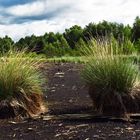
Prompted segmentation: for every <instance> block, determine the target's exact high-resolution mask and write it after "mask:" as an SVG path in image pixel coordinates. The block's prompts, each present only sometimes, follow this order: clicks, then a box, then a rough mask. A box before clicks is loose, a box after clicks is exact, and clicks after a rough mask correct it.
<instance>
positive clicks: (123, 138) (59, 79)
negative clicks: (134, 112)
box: [0, 63, 140, 140]
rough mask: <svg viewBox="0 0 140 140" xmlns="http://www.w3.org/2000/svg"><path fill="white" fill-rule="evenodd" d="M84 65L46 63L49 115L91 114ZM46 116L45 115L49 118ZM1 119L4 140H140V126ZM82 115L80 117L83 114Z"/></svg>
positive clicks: (0, 138) (60, 120) (54, 120)
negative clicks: (83, 73)
mask: <svg viewBox="0 0 140 140" xmlns="http://www.w3.org/2000/svg"><path fill="white" fill-rule="evenodd" d="M82 68H83V65H82V64H74V63H57V64H53V63H52V64H50V63H46V64H43V65H42V66H41V70H42V72H43V74H44V76H45V77H46V78H47V79H48V85H47V86H46V85H44V86H43V88H44V93H45V97H46V100H47V104H48V106H49V112H48V114H45V115H51V116H52V115H53V116H59V115H62V116H65V114H88V113H91V112H92V101H91V100H90V98H89V95H88V89H87V87H86V86H85V85H84V83H83V82H82V80H81V78H80V70H81V69H82ZM45 115H44V116H45ZM44 116H43V115H42V117H40V118H38V119H25V120H22V121H18V122H17V121H16V120H14V119H8V120H0V140H140V123H139V122H137V123H130V122H122V121H109V120H105V119H104V120H102V119H97V120H96V121H95V120H92V119H90V118H84V119H80V117H79V119H78V118H76V119H69V118H68V119H53V120H49V119H44V118H45V117H44ZM72 116H73V115H72ZM79 116H80V115H79Z"/></svg>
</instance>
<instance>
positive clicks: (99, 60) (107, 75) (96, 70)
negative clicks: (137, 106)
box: [82, 40, 139, 94]
mask: <svg viewBox="0 0 140 140" xmlns="http://www.w3.org/2000/svg"><path fill="white" fill-rule="evenodd" d="M123 47H124V45H121V47H120V44H119V43H118V42H116V46H115V47H114V46H113V45H112V43H110V41H109V42H108V41H100V40H92V41H91V42H90V47H89V48H87V49H85V54H86V56H87V59H88V60H89V62H88V63H87V64H86V66H85V69H84V71H83V72H82V76H83V78H84V80H85V82H86V83H87V84H88V85H89V87H92V86H93V87H96V88H97V89H98V90H100V91H101V92H102V93H110V92H112V94H113V93H114V92H115V93H119V94H129V93H130V91H131V90H132V89H133V87H135V86H136V85H137V84H139V70H138V67H137V66H136V65H134V64H133V63H132V61H129V60H128V59H127V56H126V57H124V56H125V55H123V50H124V49H123Z"/></svg>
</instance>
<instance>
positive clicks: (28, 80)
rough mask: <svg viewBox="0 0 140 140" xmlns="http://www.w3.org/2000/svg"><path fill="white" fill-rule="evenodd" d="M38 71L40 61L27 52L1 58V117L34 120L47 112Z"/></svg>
mask: <svg viewBox="0 0 140 140" xmlns="http://www.w3.org/2000/svg"><path fill="white" fill-rule="evenodd" d="M38 69H39V61H37V60H35V61H34V59H32V58H31V56H27V54H26V53H25V52H24V51H20V52H18V51H9V52H8V53H7V54H4V55H2V56H1V57H0V116H6V114H7V113H11V114H13V116H17V115H25V116H26V115H27V116H34V115H37V114H39V113H41V112H43V111H44V109H45V107H44V104H43V98H42V90H41V85H42V82H43V78H42V75H41V73H40V72H39V70H38ZM6 110H7V112H6ZM5 113H6V114H5ZM11 114H9V115H11Z"/></svg>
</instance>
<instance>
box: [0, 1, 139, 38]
mask: <svg viewBox="0 0 140 140" xmlns="http://www.w3.org/2000/svg"><path fill="white" fill-rule="evenodd" d="M139 5H140V1H139V0H117V1H113V0H59V1H58V0H37V1H34V2H32V3H27V4H24V5H17V6H12V7H9V8H7V9H6V13H9V14H11V15H13V16H17V17H19V18H22V17H24V16H26V17H27V16H39V15H42V14H43V15H44V14H46V15H47V14H48V13H50V12H52V13H53V12H54V16H53V17H51V18H50V19H45V18H44V19H43V20H41V21H32V22H30V23H29V22H26V23H22V24H16V22H15V24H11V25H0V31H1V32H0V36H3V35H6V34H7V35H10V36H11V37H13V38H14V39H15V40H17V39H19V38H20V37H24V36H25V35H31V34H36V35H41V34H44V33H45V32H49V31H54V32H57V31H61V32H62V31H64V29H65V28H68V27H70V26H72V25H75V24H78V25H81V26H84V25H86V24H88V23H89V22H99V21H102V20H107V21H113V22H122V23H124V24H128V23H129V24H131V25H132V23H133V22H134V19H135V17H136V16H140V8H139ZM57 9H61V10H62V11H61V12H59V11H58V12H57V13H55V12H56V11H57ZM55 15H56V16H55ZM2 18H3V19H4V17H1V16H0V19H2ZM8 20H9V19H8Z"/></svg>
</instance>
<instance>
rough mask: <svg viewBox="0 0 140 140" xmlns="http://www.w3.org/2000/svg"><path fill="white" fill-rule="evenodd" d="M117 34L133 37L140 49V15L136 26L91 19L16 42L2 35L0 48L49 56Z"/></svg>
mask: <svg viewBox="0 0 140 140" xmlns="http://www.w3.org/2000/svg"><path fill="white" fill-rule="evenodd" d="M105 36H113V37H114V38H115V39H116V40H125V39H127V40H129V41H131V42H132V43H134V44H135V46H137V47H136V48H137V49H138V50H140V18H139V17H136V18H135V21H134V23H133V26H132V27H131V26H130V25H124V24H122V23H116V22H108V21H102V22H99V23H89V24H88V25H87V26H85V27H84V28H82V27H81V26H78V25H74V26H72V27H71V28H69V29H66V30H65V32H64V33H53V32H49V33H45V34H44V35H42V36H35V35H31V36H26V37H25V38H21V39H20V40H19V41H17V42H14V41H13V40H12V39H11V38H10V37H8V36H5V37H4V38H0V51H1V52H7V51H8V50H9V49H10V48H11V47H14V48H16V49H24V48H27V50H28V51H31V52H35V53H37V54H44V55H46V56H48V57H53V56H62V55H78V49H79V48H80V47H82V46H84V45H86V43H87V41H88V40H90V39H91V37H92V38H95V39H96V38H100V37H105Z"/></svg>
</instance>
